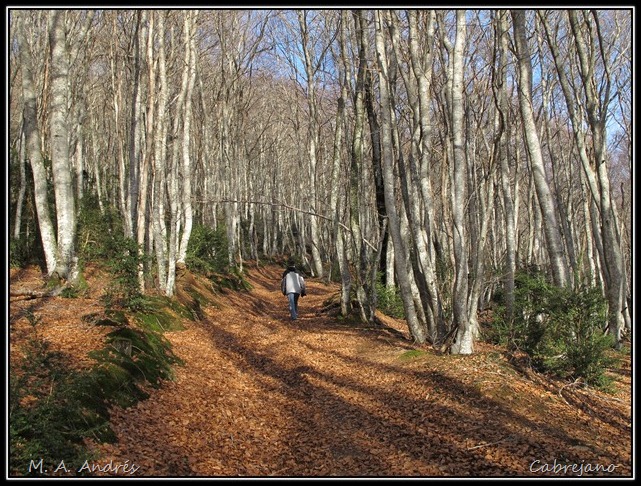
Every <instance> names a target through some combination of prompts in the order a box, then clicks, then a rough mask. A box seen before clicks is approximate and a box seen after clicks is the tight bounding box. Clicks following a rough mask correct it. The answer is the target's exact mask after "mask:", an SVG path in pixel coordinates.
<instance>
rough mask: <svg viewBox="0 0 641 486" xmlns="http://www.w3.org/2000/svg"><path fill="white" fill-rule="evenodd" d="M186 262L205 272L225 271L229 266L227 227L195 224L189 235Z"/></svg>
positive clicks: (188, 265) (191, 267) (209, 273)
mask: <svg viewBox="0 0 641 486" xmlns="http://www.w3.org/2000/svg"><path fill="white" fill-rule="evenodd" d="M185 263H186V264H187V267H188V268H190V269H191V270H193V271H200V272H202V273H204V274H208V275H211V274H213V273H225V272H226V271H227V267H228V266H229V257H228V243H227V233H226V230H225V227H224V226H218V227H217V228H216V229H213V228H210V227H208V226H204V225H201V224H199V225H195V226H194V228H193V230H192V232H191V235H190V237H189V245H188V247H187V257H186V259H185Z"/></svg>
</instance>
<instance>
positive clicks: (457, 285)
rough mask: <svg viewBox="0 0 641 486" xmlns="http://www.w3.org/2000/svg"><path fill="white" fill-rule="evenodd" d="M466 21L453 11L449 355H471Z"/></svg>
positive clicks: (461, 12) (462, 13)
mask: <svg viewBox="0 0 641 486" xmlns="http://www.w3.org/2000/svg"><path fill="white" fill-rule="evenodd" d="M465 34H466V21H465V11H464V10H457V11H456V40H455V42H454V49H453V52H452V60H451V63H452V66H451V71H450V72H451V91H450V93H451V94H450V100H451V101H450V109H451V120H452V121H451V130H452V154H453V156H454V160H453V161H452V162H453V174H452V222H453V225H454V227H453V230H452V233H453V235H452V236H453V242H454V262H455V276H454V292H453V295H452V314H453V318H454V327H456V329H457V331H456V339H455V341H454V343H453V344H452V347H451V352H452V354H472V353H473V352H474V331H475V330H474V329H473V326H472V322H471V321H470V317H469V314H468V305H467V293H468V274H469V270H468V262H467V258H468V253H467V251H468V250H467V245H468V239H467V232H466V228H465V208H466V195H467V191H466V186H467V181H466V179H467V177H466V172H467V170H466V165H467V162H466V160H465V146H464V143H465V140H464V129H465V128H464V120H463V115H464V110H463V94H464V91H465V84H464V79H463V73H464V71H463V68H464V51H465Z"/></svg>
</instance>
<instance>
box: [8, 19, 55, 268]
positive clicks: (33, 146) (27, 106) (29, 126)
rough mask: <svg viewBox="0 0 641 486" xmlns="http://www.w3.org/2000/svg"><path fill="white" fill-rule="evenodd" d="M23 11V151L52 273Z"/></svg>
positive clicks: (52, 248)
mask: <svg viewBox="0 0 641 486" xmlns="http://www.w3.org/2000/svg"><path fill="white" fill-rule="evenodd" d="M24 14H25V12H14V15H15V18H16V33H17V36H18V43H19V44H20V49H19V50H20V62H21V64H22V69H23V71H22V96H23V98H24V108H23V130H24V136H25V144H26V152H27V156H28V157H29V161H30V162H31V172H32V174H33V192H34V198H35V205H36V213H37V215H38V226H39V227H40V239H41V241H42V248H43V250H44V256H45V263H46V266H47V274H48V275H52V274H53V272H54V271H55V269H56V250H57V243H56V235H55V232H54V227H53V223H52V221H51V216H50V209H49V203H48V198H47V191H48V188H47V171H46V169H45V166H44V161H43V159H42V146H41V143H40V140H41V134H40V130H39V128H38V114H37V99H36V90H35V83H34V77H33V62H32V59H31V56H30V54H29V53H30V49H29V46H28V44H27V39H26V28H25V22H24V18H23V15H24Z"/></svg>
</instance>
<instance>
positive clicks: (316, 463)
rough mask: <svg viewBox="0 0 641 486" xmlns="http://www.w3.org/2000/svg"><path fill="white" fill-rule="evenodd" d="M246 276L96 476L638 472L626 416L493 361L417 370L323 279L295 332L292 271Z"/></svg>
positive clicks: (397, 342) (143, 405) (388, 332)
mask: <svg viewBox="0 0 641 486" xmlns="http://www.w3.org/2000/svg"><path fill="white" fill-rule="evenodd" d="M248 270H249V281H250V282H251V284H252V290H251V291H250V292H228V293H226V294H224V295H223V296H222V298H221V299H220V301H219V305H217V306H211V307H208V308H207V309H205V314H206V318H205V319H204V320H202V321H198V322H189V323H187V328H186V330H183V331H178V332H172V333H167V337H168V338H169V339H170V341H171V342H172V344H173V348H174V352H175V353H176V354H177V355H178V356H179V357H180V358H181V359H182V360H184V366H179V367H177V368H176V379H175V381H172V382H168V383H166V384H165V385H163V387H162V388H161V389H159V390H154V391H152V394H151V396H150V398H149V399H147V400H144V401H141V402H139V403H138V404H137V405H135V406H133V407H131V408H128V409H119V408H118V409H115V410H114V411H113V415H112V425H113V429H114V431H115V432H116V434H117V437H118V442H117V443H116V444H113V445H101V446H99V449H100V452H101V453H102V454H104V455H103V458H102V459H101V461H100V462H101V463H104V462H106V461H109V460H113V463H114V464H122V463H124V462H125V461H128V462H129V464H132V463H133V464H135V465H136V466H137V467H139V469H138V470H137V472H136V476H156V477H158V476H172V477H176V476H190V477H193V476H200V477H238V476H240V477H269V476H281V477H309V476H316V477H318V476H341V477H353V476H357V477H358V476H378V477H382V476H384V477H411V476H461V477H470V476H477V475H481V476H532V475H534V476H539V475H541V473H540V472H538V473H537V472H532V470H531V469H530V467H531V464H532V462H533V461H536V460H538V461H540V463H539V464H545V463H548V462H549V463H552V461H553V459H554V458H557V460H559V461H560V460H562V458H563V460H564V461H565V462H567V461H575V462H578V463H579V464H581V461H584V462H586V461H592V462H599V463H600V464H604V465H605V466H607V465H608V464H610V463H614V464H617V465H618V466H617V468H618V469H616V470H615V472H614V475H620V474H623V475H625V474H626V471H629V468H630V457H629V455H628V451H629V450H630V449H629V448H628V447H629V442H628V441H626V439H625V437H623V438H621V432H622V431H623V432H625V431H626V430H628V433H629V429H627V427H628V425H629V416H628V417H626V414H625V413H623V412H621V411H620V410H615V409H613V416H610V417H608V418H604V419H601V420H600V421H599V420H597V419H596V418H594V417H593V416H592V415H590V414H579V413H577V409H574V408H573V407H569V406H568V405H567V403H565V399H562V397H558V396H555V395H556V394H555V393H552V392H546V391H545V390H541V389H537V388H536V386H535V385H533V384H532V383H531V382H529V381H527V380H526V379H525V378H523V377H519V376H517V375H514V376H509V375H508V371H509V370H506V369H505V368H504V367H503V366H502V365H501V364H500V363H499V362H498V361H492V360H491V359H488V355H487V354H479V356H478V357H466V358H458V357H452V356H436V355H434V354H432V353H429V352H428V353H425V354H423V355H421V356H417V357H414V358H411V357H412V356H414V354H416V351H411V350H413V349H415V348H414V347H412V346H411V343H410V341H409V340H407V338H406V337H403V336H402V335H401V334H402V333H403V332H402V329H401V328H399V329H396V330H395V329H393V328H389V329H386V328H384V327H371V328H365V327H362V326H359V327H357V326H354V325H353V324H352V325H349V324H348V323H345V322H341V320H340V319H337V318H335V317H329V316H328V315H327V313H326V312H324V311H323V306H324V303H325V302H326V301H327V299H328V298H329V297H330V296H331V295H332V294H336V293H337V292H338V287H337V286H336V285H326V284H325V283H324V282H320V281H316V280H314V279H307V288H308V295H307V296H306V297H303V298H301V300H300V301H299V307H300V318H299V319H298V320H297V321H291V320H290V319H289V311H288V308H287V299H286V298H285V297H284V296H283V295H282V294H281V292H280V277H281V273H282V268H279V267H277V266H263V267H259V268H256V267H255V266H254V267H252V268H251V269H248ZM413 353H414V354H413ZM490 356H491V355H490ZM463 359H465V360H467V361H462V360H463ZM519 387H522V388H523V389H522V390H521V389H519ZM526 387H529V390H528V389H526ZM533 388H535V390H534V391H535V393H536V397H535V399H530V397H528V396H527V395H528V393H532V389H533ZM515 395H516V396H515ZM521 395H522V396H521ZM497 397H501V398H497ZM543 400H545V403H544V404H543V405H542V404H541V402H542V401H543ZM568 417H571V419H570V420H571V422H568ZM626 424H628V425H626ZM608 427H609V428H610V429H612V430H609V431H605V430H604V429H605V428H608ZM595 431H596V432H598V433H596V432H595ZM599 434H600V435H599ZM606 434H607V435H609V436H610V438H609V439H606V438H605V436H606ZM612 435H616V437H614V438H613V437H612ZM589 437H593V442H594V441H597V439H596V437H599V439H598V440H601V441H604V440H605V441H607V440H611V441H612V442H614V443H613V444H612V447H611V448H607V449H606V448H605V443H604V442H601V443H600V444H598V445H594V443H589V442H588V441H589V440H590V439H589ZM575 448H576V449H575ZM575 475H576V474H575ZM606 475H612V474H606Z"/></svg>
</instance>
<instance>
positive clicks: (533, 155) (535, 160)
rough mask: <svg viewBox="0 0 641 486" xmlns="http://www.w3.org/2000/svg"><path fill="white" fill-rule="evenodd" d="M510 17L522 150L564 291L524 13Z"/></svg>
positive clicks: (560, 246) (554, 273)
mask: <svg viewBox="0 0 641 486" xmlns="http://www.w3.org/2000/svg"><path fill="white" fill-rule="evenodd" d="M511 13H512V22H513V28H514V41H515V44H516V52H517V58H518V59H517V60H518V71H519V76H518V88H519V105H520V108H521V117H522V119H523V131H524V135H525V141H526V147H527V151H528V156H529V159H530V164H531V167H532V176H533V179H534V186H535V189H536V195H537V198H538V202H539V206H540V207H541V215H542V222H543V229H544V232H545V245H546V249H547V252H548V257H549V259H550V265H551V270H552V278H553V280H554V283H555V285H557V286H558V287H566V286H567V285H569V284H571V282H570V279H569V271H568V266H567V263H566V261H565V255H564V252H563V242H562V239H561V234H560V232H559V224H558V222H557V215H556V210H555V208H554V199H553V196H552V193H551V192H550V187H549V186H548V183H547V177H546V174H545V166H544V163H543V155H542V153H541V143H540V141H539V135H538V132H537V127H536V122H535V119H534V109H533V106H532V64H531V60H530V49H529V47H528V43H527V36H526V32H525V11H524V10H512V11H511Z"/></svg>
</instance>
